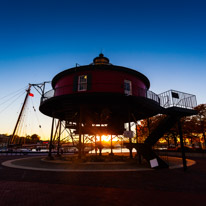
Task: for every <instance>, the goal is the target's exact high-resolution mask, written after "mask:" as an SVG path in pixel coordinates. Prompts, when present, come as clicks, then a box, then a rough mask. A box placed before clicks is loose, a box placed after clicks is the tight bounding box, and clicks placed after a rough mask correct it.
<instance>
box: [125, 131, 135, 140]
mask: <svg viewBox="0 0 206 206" xmlns="http://www.w3.org/2000/svg"><path fill="white" fill-rule="evenodd" d="M123 135H124V137H129V138H132V137H133V136H134V134H133V131H124V134H123Z"/></svg>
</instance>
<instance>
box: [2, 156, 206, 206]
mask: <svg viewBox="0 0 206 206" xmlns="http://www.w3.org/2000/svg"><path fill="white" fill-rule="evenodd" d="M19 158H23V157H22V156H0V162H1V163H2V162H5V161H8V160H15V159H19ZM193 159H194V160H195V161H196V164H194V165H192V166H190V167H188V170H187V171H186V172H184V171H183V169H182V168H177V169H159V170H145V171H124V172H119V171H113V172H107V171H104V172H90V171H84V172H81V171H79V172H75V171H70V172H58V171H40V170H31V169H23V168H22V169H18V168H11V167H5V166H3V165H0V205H1V206H7V205H8V206H13V205H15V206H22V205H24V206H27V205H28V206H30V205H31V206H32V205H35V206H36V205H38V206H41V205H45V206H47V205H75V206H76V205H77V206H78V205H98V206H101V205H102V206H104V205H106V206H110V205H114V206H116V205H118V206H121V205H126V206H127V205H128V206H136V205H137V206H141V205H144V206H147V205H154V206H155V205H158V206H159V205H187V206H190V205H193V206H194V205H195V206H196V205H197V206H199V205H204V206H205V205H206V160H205V159H201V158H193ZM18 161H19V160H18Z"/></svg>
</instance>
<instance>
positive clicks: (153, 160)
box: [150, 158, 159, 168]
mask: <svg viewBox="0 0 206 206" xmlns="http://www.w3.org/2000/svg"><path fill="white" fill-rule="evenodd" d="M150 166H151V168H153V167H158V166H159V164H158V162H157V159H156V158H155V159H152V160H150Z"/></svg>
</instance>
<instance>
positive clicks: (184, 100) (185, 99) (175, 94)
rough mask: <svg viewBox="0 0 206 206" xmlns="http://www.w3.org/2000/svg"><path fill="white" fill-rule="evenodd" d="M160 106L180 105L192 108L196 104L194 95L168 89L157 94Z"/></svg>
mask: <svg viewBox="0 0 206 206" xmlns="http://www.w3.org/2000/svg"><path fill="white" fill-rule="evenodd" d="M158 96H159V98H160V106H162V107H164V108H169V107H181V108H187V109H193V108H194V107H196V106H197V100H196V96H195V95H193V94H187V93H184V92H179V91H175V90H169V91H166V92H163V93H161V94H159V95H158Z"/></svg>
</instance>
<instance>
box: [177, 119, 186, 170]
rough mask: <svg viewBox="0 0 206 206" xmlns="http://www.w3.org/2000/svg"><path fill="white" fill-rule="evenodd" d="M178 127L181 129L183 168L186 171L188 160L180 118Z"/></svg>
mask: <svg viewBox="0 0 206 206" xmlns="http://www.w3.org/2000/svg"><path fill="white" fill-rule="evenodd" d="M178 129H179V135H180V144H181V151H182V163H183V169H184V171H186V170H187V162H186V157H185V148H184V143H183V135H182V125H181V122H180V119H179V120H178Z"/></svg>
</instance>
